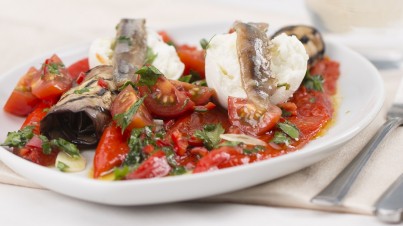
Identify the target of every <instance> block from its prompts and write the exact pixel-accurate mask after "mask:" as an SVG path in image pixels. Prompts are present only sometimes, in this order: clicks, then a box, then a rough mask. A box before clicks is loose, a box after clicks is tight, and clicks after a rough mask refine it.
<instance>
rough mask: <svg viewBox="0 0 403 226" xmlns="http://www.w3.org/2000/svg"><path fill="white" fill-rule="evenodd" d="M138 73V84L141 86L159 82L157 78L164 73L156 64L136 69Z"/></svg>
mask: <svg viewBox="0 0 403 226" xmlns="http://www.w3.org/2000/svg"><path fill="white" fill-rule="evenodd" d="M136 74H139V75H140V80H139V81H138V85H140V86H153V85H155V83H157V79H158V78H159V77H160V76H161V75H162V73H161V72H160V71H159V70H158V69H157V68H156V67H154V66H152V65H150V66H144V67H142V68H140V69H139V70H137V71H136Z"/></svg>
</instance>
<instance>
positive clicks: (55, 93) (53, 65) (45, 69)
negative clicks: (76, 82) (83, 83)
mask: <svg viewBox="0 0 403 226" xmlns="http://www.w3.org/2000/svg"><path fill="white" fill-rule="evenodd" d="M72 82H73V79H72V78H71V76H70V75H69V73H68V71H67V69H66V68H65V67H64V64H63V62H62V61H61V60H60V58H59V57H58V56H57V55H53V56H52V57H51V58H50V59H47V60H46V61H45V63H44V64H43V65H42V68H41V75H40V76H39V77H38V78H37V79H34V81H33V82H32V86H31V88H32V94H34V95H35V96H36V97H38V98H39V99H42V100H50V99H58V98H59V97H60V96H61V95H62V94H63V93H64V92H66V91H67V90H69V89H70V88H71V85H72Z"/></svg>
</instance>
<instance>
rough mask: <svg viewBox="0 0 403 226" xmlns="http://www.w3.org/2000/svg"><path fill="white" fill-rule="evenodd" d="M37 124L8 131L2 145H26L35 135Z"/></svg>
mask: <svg viewBox="0 0 403 226" xmlns="http://www.w3.org/2000/svg"><path fill="white" fill-rule="evenodd" d="M34 128H35V126H25V127H24V128H22V129H20V130H18V131H16V132H9V133H7V138H6V140H5V141H4V143H2V144H1V146H8V147H24V146H25V144H27V143H28V141H29V140H30V139H31V138H32V137H33V136H34V133H33V130H34Z"/></svg>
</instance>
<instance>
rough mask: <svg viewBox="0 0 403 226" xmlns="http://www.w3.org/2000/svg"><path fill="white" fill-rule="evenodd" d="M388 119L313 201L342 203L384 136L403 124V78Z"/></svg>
mask: <svg viewBox="0 0 403 226" xmlns="http://www.w3.org/2000/svg"><path fill="white" fill-rule="evenodd" d="M386 119H387V121H386V122H385V123H384V124H383V125H382V127H381V128H380V129H379V130H378V132H377V133H376V134H375V135H374V136H373V137H372V138H371V139H370V141H369V142H368V143H367V144H366V145H365V146H364V148H363V149H362V150H361V151H360V152H359V153H358V155H357V156H356V157H355V158H354V159H353V160H352V161H351V162H350V163H349V164H348V165H347V166H346V167H345V168H344V169H343V170H342V171H341V172H340V173H339V174H338V175H337V176H336V178H335V179H334V180H333V181H332V182H331V183H330V184H329V185H328V186H327V187H325V188H324V189H323V190H322V191H321V192H319V194H317V195H316V196H315V197H313V198H312V199H311V202H312V203H314V204H319V205H326V206H335V205H340V203H341V201H342V200H343V198H344V197H345V196H346V195H347V193H348V191H349V190H350V188H351V186H352V184H353V183H354V181H355V180H356V178H357V176H358V174H359V173H360V172H361V170H362V168H363V167H364V165H365V164H366V163H367V161H368V159H369V158H370V157H371V155H372V153H374V151H375V150H376V148H377V147H378V145H379V144H380V143H381V142H382V141H383V140H384V138H385V137H386V136H387V135H388V134H389V133H391V132H392V131H393V130H394V129H395V128H396V127H398V126H400V125H402V124H403V80H401V81H400V86H399V89H398V92H397V94H396V97H395V101H394V103H393V105H392V107H391V108H390V109H389V110H388V112H387V116H386Z"/></svg>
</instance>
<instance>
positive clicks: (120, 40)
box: [117, 35, 132, 45]
mask: <svg viewBox="0 0 403 226" xmlns="http://www.w3.org/2000/svg"><path fill="white" fill-rule="evenodd" d="M131 40H132V39H131V38H130V37H127V36H124V35H122V36H119V37H118V39H117V41H118V42H119V43H125V42H126V43H127V44H128V45H131V44H132V42H131Z"/></svg>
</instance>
